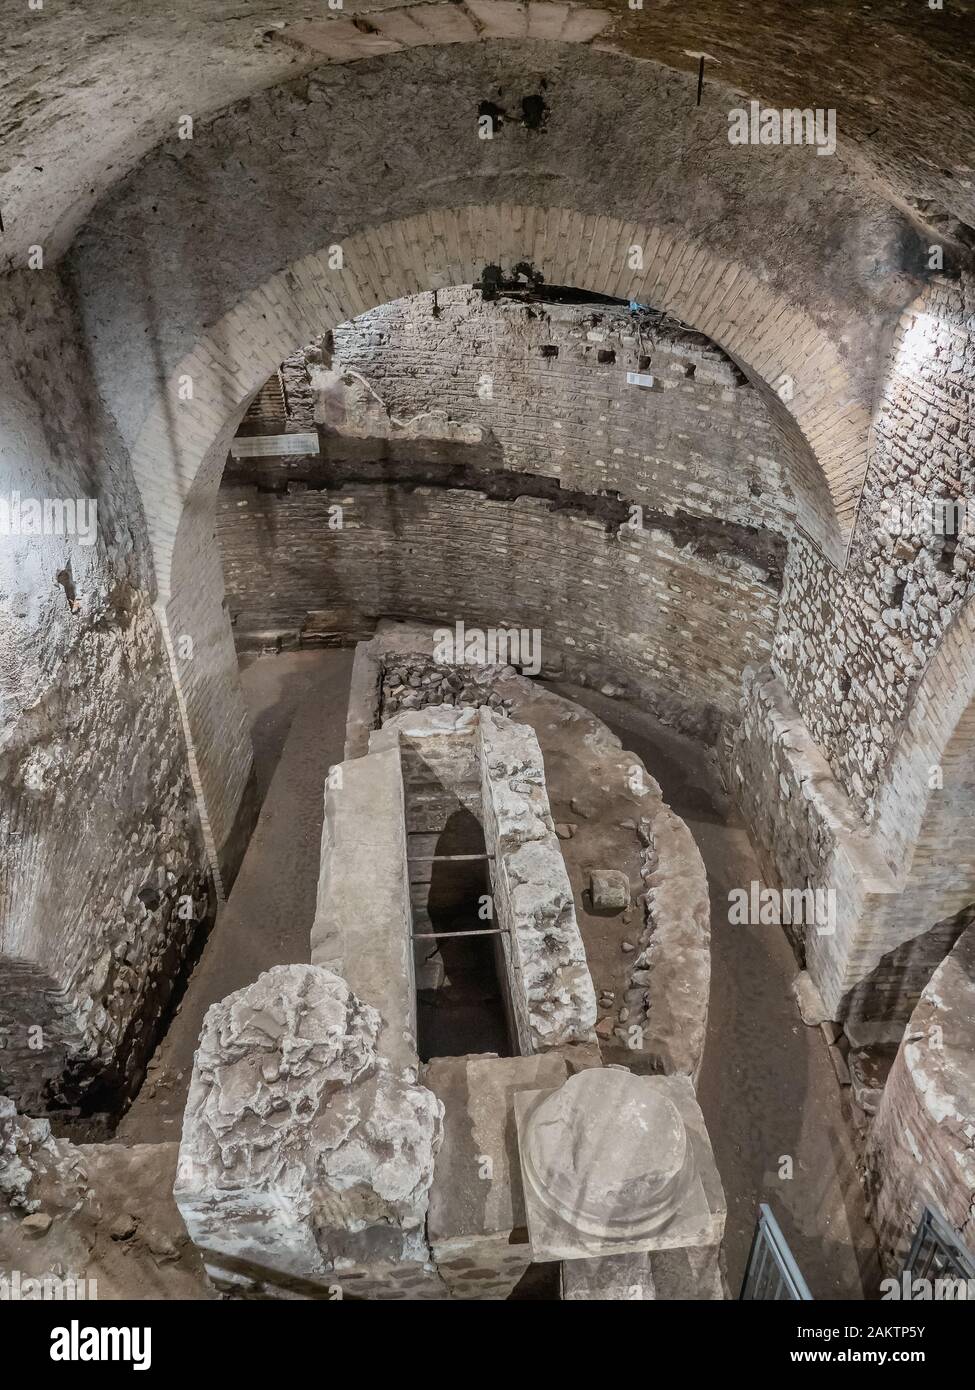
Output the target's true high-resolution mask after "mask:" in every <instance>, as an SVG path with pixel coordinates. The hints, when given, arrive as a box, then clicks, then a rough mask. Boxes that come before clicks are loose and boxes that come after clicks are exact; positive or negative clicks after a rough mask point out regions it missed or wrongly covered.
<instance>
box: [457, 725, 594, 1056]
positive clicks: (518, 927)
mask: <svg viewBox="0 0 975 1390" xmlns="http://www.w3.org/2000/svg"><path fill="white" fill-rule="evenodd" d="M479 731H480V758H481V787H482V796H483V806H484V837H485V840H486V842H487V847H488V853H489V854H491V855H493V856H494V873H493V888H494V903H495V922H496V923H497V924H498V925H499V926H501V927H504V928H507V935H506V936H505V937H503V938H502V940H503V949H504V953H505V959H506V962H507V966H508V974H509V980H510V985H511V998H512V1005H513V1013H514V1019H515V1024H516V1027H517V1031H518V1043H519V1048H520V1050H521V1052H522V1053H523V1054H525V1053H532V1052H544V1051H546V1050H547V1049H548V1048H551V1047H559V1046H561V1045H562V1044H564V1043H570V1042H591V1041H593V1040H594V1039H595V1033H594V1032H593V1028H594V1025H595V1022H596V996H595V994H594V992H593V985H592V978H591V976H590V974H589V968H588V966H587V964H586V951H585V947H584V946H583V944H582V937H581V935H580V933H579V926H578V923H577V922H576V915H575V907H574V904H573V899H572V885H571V884H570V883H569V878H568V875H567V874H566V871H565V863H564V861H563V859H562V853H561V851H560V849H559V842H558V839H557V838H556V835H555V827H554V824H553V821H552V814H551V811H550V810H549V804H548V796H547V794H546V791H545V770H544V767H543V764H542V754H541V750H540V749H539V746H538V740H537V739H536V737H535V735H534V733H533V732H532V730H531V729H529V728H528V727H527V726H526V725H524V724H516V723H513V722H512V721H511V720H509V719H499V718H498V716H497V715H495V714H494V713H493V712H492V710H491V709H490V707H489V706H488V707H482V709H481V711H480V718H479Z"/></svg>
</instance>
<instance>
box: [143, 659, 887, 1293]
mask: <svg viewBox="0 0 975 1390" xmlns="http://www.w3.org/2000/svg"><path fill="white" fill-rule="evenodd" d="M351 665H352V653H351V652H349V651H333V650H325V651H302V652H289V653H285V654H281V655H278V656H269V657H261V658H257V659H254V658H249V659H245V661H244V662H243V663H242V666H243V683H244V690H245V695H246V697H247V700H248V704H249V706H250V709H251V714H252V718H253V721H254V722H253V730H254V744H255V756H256V762H257V770H258V778H259V783H260V786H261V791H262V794H264V797H265V799H264V803H263V806H262V810H261V815H260V819H259V821H258V825H257V829H256V831H255V833H254V836H253V838H252V841H251V844H250V845H249V847H248V850H247V853H246V855H245V857H244V862H243V865H242V867H241V870H240V873H239V875H238V878H237V880H236V882H235V884H234V887H233V890H232V892H231V896H230V900H229V902H228V903H227V904H226V906H225V907H224V908H223V909H222V911H221V912H220V914H219V917H218V920H217V923H216V925H215V927H214V929H213V932H212V933H211V936H210V939H209V941H208V942H207V945H206V948H205V950H204V953H203V956H202V958H201V960H200V962H199V964H198V965H197V967H196V969H195V971H194V974H193V976H192V979H191V980H190V983H189V987H188V989H187V992H186V995H185V997H184V999H183V1002H182V1005H181V1006H180V1009H179V1012H178V1014H177V1016H176V1018H175V1019H174V1021H173V1024H172V1026H171V1028H170V1030H169V1033H168V1034H167V1036H166V1038H165V1039H164V1040H163V1042H162V1044H161V1045H160V1047H159V1049H158V1051H157V1054H156V1057H155V1058H154V1060H153V1063H152V1066H151V1070H150V1074H149V1078H148V1079H147V1082H146V1085H145V1086H144V1087H143V1089H142V1092H141V1093H140V1095H139V1097H138V1098H137V1099H136V1101H135V1103H134V1104H133V1106H132V1107H131V1109H130V1111H129V1112H128V1114H127V1115H126V1116H125V1118H124V1120H123V1121H122V1124H121V1126H120V1128H119V1132H118V1138H119V1139H120V1140H122V1141H123V1142H125V1143H129V1144H133V1143H144V1142H154V1141H164V1140H174V1139H178V1137H179V1132H180V1123H181V1119H182V1112H183V1107H184V1104H185V1099H186V1090H187V1087H188V1084H189V1076H190V1071H191V1068H192V1059H193V1052H194V1049H195V1047H196V1044H197V1039H198V1037H199V1033H200V1028H201V1025H202V1021H203V1015H204V1013H205V1012H206V1009H207V1008H208V1007H209V1005H210V1004H212V1003H213V1002H215V1001H216V1000H218V999H222V998H223V997H224V996H225V995H227V994H229V993H230V992H231V991H233V990H235V989H238V988H240V987H241V986H242V985H245V984H248V983H249V982H250V981H252V980H253V979H254V978H255V977H256V976H257V975H258V974H259V973H260V972H261V971H262V970H264V969H267V968H268V967H269V966H271V965H274V964H278V963H280V962H283V961H296V960H307V959H308V954H309V931H310V927H311V922H312V917H313V914H314V904H315V892H316V886H317V876H318V854H319V839H320V834H321V821H322V788H323V785H324V781H325V776H326V773H327V770H328V767H329V766H330V765H331V764H333V763H335V762H338V761H340V760H341V757H342V746H343V740H344V731H345V710H346V702H347V698H348V685H349V677H350V673H351ZM553 688H554V689H556V690H557V691H558V693H560V694H562V695H565V696H566V697H568V698H570V699H574V700H577V701H578V702H579V703H580V704H582V705H584V706H585V707H586V708H588V709H590V710H591V711H592V712H593V713H594V714H596V715H597V716H598V717H599V718H600V719H602V720H603V721H604V722H605V723H606V724H607V725H608V726H609V727H610V728H611V729H612V730H613V732H614V733H616V734H617V735H618V736H619V737H620V738H621V739H622V741H623V743H624V746H625V747H626V748H628V749H631V750H632V751H633V752H635V753H636V754H637V755H638V756H639V757H641V758H642V759H643V761H644V762H645V764H646V766H647V768H648V769H649V770H650V772H651V773H652V775H653V776H654V777H655V778H656V779H657V781H658V782H659V783H660V785H661V787H662V789H663V793H664V797H665V800H667V801H668V802H669V804H670V805H671V806H672V807H673V809H674V810H675V811H676V812H677V814H678V815H680V816H681V817H682V818H683V819H684V820H685V821H686V822H687V824H688V826H689V828H690V830H691V832H692V833H693V835H694V837H695V839H696V841H697V844H698V847H699V848H700V851H701V854H702V857H703V859H704V862H705V865H706V868H707V871H708V877H709V882H710V888H711V901H712V990H711V1007H710V1019H709V1029H708V1043H707V1049H706V1052H705V1058H704V1066H703V1070H702V1075H701V1080H700V1086H699V1098H700V1101H701V1105H702V1108H703V1110H704V1114H705V1117H706V1119H707V1123H708V1128H709V1132H710V1135H711V1140H712V1143H713V1145H714V1149H715V1153H716V1157H717V1161H718V1166H719V1169H720V1171H721V1176H722V1179H723V1182H724V1185H725V1191H726V1196H727V1200H728V1228H727V1238H726V1250H725V1253H726V1264H727V1275H728V1280H729V1284H730V1287H731V1289H732V1291H733V1293H737V1290H738V1287H739V1285H740V1282H741V1277H742V1272H743V1269H744V1265H745V1261H746V1258H747V1254H748V1246H749V1242H750V1239H751V1234H752V1230H753V1228H754V1224H755V1217H756V1213H757V1208H758V1203H759V1202H760V1201H766V1202H768V1203H769V1204H770V1205H771V1206H772V1209H773V1211H774V1212H775V1214H776V1216H777V1217H778V1219H779V1221H780V1223H781V1225H782V1228H783V1230H784V1232H785V1235H786V1237H787V1239H788V1241H789V1243H790V1245H791V1248H792V1250H793V1253H794V1254H795V1256H796V1259H797V1261H798V1263H799V1266H800V1268H801V1269H802V1271H803V1273H804V1274H805V1276H806V1279H807V1280H808V1282H809V1284H810V1287H811V1289H812V1292H813V1294H814V1296H815V1297H817V1298H820V1299H829V1298H863V1297H865V1296H867V1297H870V1296H872V1294H873V1291H874V1290H875V1289H876V1287H877V1282H878V1280H879V1273H878V1272H877V1270H876V1267H875V1255H874V1245H873V1239H872V1235H871V1232H870V1230H869V1227H868V1226H867V1225H866V1223H865V1220H864V1216H863V1202H862V1196H861V1190H860V1187H859V1183H858V1181H857V1178H856V1173H855V1168H854V1146H853V1133H852V1127H851V1125H850V1123H849V1122H848V1119H847V1118H846V1116H845V1115H844V1107H845V1105H846V1101H845V1097H844V1095H843V1093H841V1090H840V1087H839V1085H838V1083H837V1081H836V1078H835V1076H834V1073H833V1070H832V1067H831V1065H830V1062H829V1059H828V1057H827V1053H826V1048H825V1044H824V1041H823V1039H822V1036H821V1034H820V1033H819V1031H818V1030H815V1029H808V1028H806V1027H804V1026H803V1024H802V1023H801V1022H800V1020H799V1016H798V1013H797V1010H796V1006H795V1003H794V1000H793V998H792V993H791V989H790V985H791V981H792V979H793V978H794V976H795V974H796V971H797V966H796V963H795V959H794V957H793V955H792V951H791V949H790V948H789V945H788V943H787V942H786V940H785V937H784V936H783V934H782V933H781V931H780V930H778V929H776V928H774V927H743V926H735V927H731V926H730V925H729V924H728V920H727V906H726V905H727V901H728V891H729V889H730V888H731V887H733V886H739V885H742V884H746V885H747V884H748V883H749V882H750V881H751V880H752V879H753V878H760V877H761V875H760V873H759V869H758V864H757V861H756V859H755V856H754V852H753V850H752V848H751V845H750V843H749V841H748V837H747V835H746V834H745V831H744V829H743V828H742V826H741V824H740V822H738V820H737V818H736V817H735V816H734V814H733V813H732V812H731V811H730V810H729V808H728V806H727V804H726V801H725V798H724V797H723V794H722V792H721V790H720V784H719V781H718V778H717V773H716V771H715V768H714V765H713V761H712V760H711V758H710V757H709V756H708V754H707V752H706V750H704V749H702V748H701V746H700V745H698V744H696V743H694V742H692V741H690V740H688V739H684V738H681V737H678V736H676V735H674V734H673V733H672V732H671V731H669V730H667V729H665V728H664V727H663V726H661V725H660V724H659V723H657V722H656V721H655V720H653V719H651V718H649V717H647V716H643V715H640V714H639V713H638V712H636V711H633V710H631V709H629V708H628V707H625V706H621V705H619V704H617V703H615V702H612V701H609V700H606V699H604V698H603V697H601V696H598V695H595V694H593V693H592V692H589V691H582V690H579V689H577V688H575V687H570V686H558V687H553ZM785 1158H791V1159H792V1166H793V1176H792V1178H791V1179H785V1178H780V1176H779V1172H780V1169H781V1168H782V1166H783V1159H785Z"/></svg>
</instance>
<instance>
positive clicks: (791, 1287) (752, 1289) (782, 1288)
mask: <svg viewBox="0 0 975 1390" xmlns="http://www.w3.org/2000/svg"><path fill="white" fill-rule="evenodd" d="M738 1297H739V1300H752V1301H762V1302H796V1303H799V1302H807V1301H808V1302H811V1301H812V1294H811V1293H810V1292H809V1285H808V1284H807V1283H806V1281H805V1279H803V1277H802V1274H801V1273H800V1270H799V1266H798V1265H797V1264H796V1262H795V1259H794V1257H793V1254H792V1251H791V1250H790V1249H789V1247H788V1245H787V1244H786V1239H785V1236H784V1235H783V1234H782V1232H781V1230H780V1229H779V1223H778V1222H777V1221H776V1219H775V1217H774V1216H773V1215H772V1209H771V1207H768V1206H766V1205H765V1203H764V1202H762V1203H761V1205H760V1206H759V1208H758V1221H757V1222H756V1224H755V1234H754V1236H753V1237H752V1248H751V1250H750V1251H749V1252H748V1264H747V1265H746V1266H745V1277H744V1279H743V1280H742V1284H741V1293H740V1294H739V1295H738Z"/></svg>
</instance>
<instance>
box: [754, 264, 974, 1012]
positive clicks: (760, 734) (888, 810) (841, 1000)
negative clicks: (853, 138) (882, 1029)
mask: <svg viewBox="0 0 975 1390" xmlns="http://www.w3.org/2000/svg"><path fill="white" fill-rule="evenodd" d="M973 310H975V285H973V282H972V280H971V279H969V278H966V277H962V278H961V279H959V280H958V281H955V282H949V281H947V280H942V279H939V280H938V281H937V282H936V283H934V284H932V286H931V287H929V289H928V291H927V292H926V293H925V294H924V295H923V296H922V298H921V299H920V300H919V301H918V303H917V304H915V305H914V306H913V307H912V310H911V312H910V313H908V314H905V316H904V318H903V320H902V322H901V325H900V330H899V333H898V336H897V339H896V341H895V343H894V346H893V348H892V351H891V354H890V360H889V363H888V371H887V374H886V376H885V381H884V388H883V392H882V395H881V398H880V401H879V403H878V409H877V414H876V419H875V429H874V448H873V455H872V465H871V470H870V473H869V476H868V479H867V484H866V487H865V490H864V494H863V498H862V500H861V504H860V510H859V515H858V523H857V528H856V531H855V534H854V538H853V544H852V548H851V557H850V565H849V568H848V569H847V571H846V572H845V573H840V572H839V571H837V570H835V569H833V568H831V567H829V566H827V565H826V564H825V562H824V561H823V559H822V557H821V556H819V555H818V553H817V552H815V551H814V550H813V549H812V547H810V546H809V545H808V544H807V543H806V542H805V541H804V540H803V539H802V538H801V537H799V536H797V537H796V539H795V540H794V542H793V544H792V546H791V547H790V553H789V562H788V564H787V568H786V577H785V585H784V589H783V594H782V602H781V607H780V614H779V626H778V631H777V634H776V639H775V644H774V654H773V661H772V670H773V672H774V674H775V675H776V676H777V677H778V682H773V686H770V685H769V682H768V680H767V679H765V678H764V677H763V678H759V679H757V680H753V679H749V680H748V681H747V682H746V686H745V694H744V700H743V705H742V709H743V715H744V718H743V722H742V723H741V724H740V726H739V728H738V730H737V731H736V733H735V735H734V739H733V748H732V752H731V755H730V757H729V758H728V761H727V766H728V775H729V781H730V783H731V786H732V787H733V789H734V790H735V792H736V795H737V796H738V798H739V800H740V802H741V804H742V807H743V809H744V811H745V813H746V816H747V817H748V821H749V824H750V825H751V827H752V829H753V831H754V832H755V836H756V839H757V840H758V841H759V843H760V844H762V845H763V846H764V847H765V850H766V862H767V865H768V867H769V870H770V876H771V877H773V878H777V879H778V880H779V881H780V882H781V883H783V884H784V885H786V886H789V887H799V888H801V887H803V886H805V882H806V880H807V878H808V879H809V880H810V881H812V882H814V883H817V884H818V883H822V884H823V885H824V886H826V885H832V886H833V887H835V888H836V890H837V895H838V904H837V906H838V914H839V919H840V923H841V930H840V932H839V933H838V934H837V936H836V937H835V938H834V939H832V940H830V939H827V938H824V937H822V936H819V935H815V936H813V935H810V934H809V933H807V935H806V943H805V944H806V947H807V951H808V952H809V954H810V968H811V970H812V973H813V976H814V979H815V980H816V983H817V984H818V986H819V988H820V990H821V992H822V994H823V996H824V999H825V1000H826V1003H827V1007H828V1008H829V1009H830V1010H831V1011H832V1012H833V1013H834V1016H840V1015H841V1014H844V1015H845V1014H846V1013H850V1012H852V1013H855V1014H859V1015H863V1016H866V1017H887V1018H892V1019H900V1020H906V1018H907V1017H908V1015H909V1013H910V1010H911V1009H912V1008H913V1006H914V1004H915V1003H916V1002H917V999H918V997H919V995H920V993H921V990H922V989H923V988H924V985H925V984H926V982H927V979H928V978H929V976H930V973H931V970H932V969H933V968H934V965H935V964H936V963H937V961H938V959H940V957H941V955H943V953H944V951H945V950H947V949H948V947H949V946H950V944H951V942H952V940H953V939H954V938H955V936H956V935H957V933H958V931H959V930H960V929H961V926H962V925H963V922H964V918H960V919H958V920H957V921H955V920H954V919H955V918H956V916H957V914H958V913H959V912H960V911H961V910H962V909H964V908H965V907H966V905H967V904H968V903H972V902H975V847H973V845H972V844H971V836H970V835H968V834H966V833H965V824H964V813H963V811H964V802H965V800H966V797H967V795H968V787H967V783H968V782H969V781H970V780H971V778H970V773H969V771H968V769H967V764H966V765H965V766H962V765H961V764H960V763H959V761H958V759H957V758H954V757H951V756H949V753H948V745H949V743H950V741H951V736H952V727H951V722H950V720H948V719H946V712H947V711H948V710H949V709H953V710H957V708H958V707H959V706H960V707H961V708H964V703H965V699H966V698H971V696H973V695H975V663H973V662H972V661H971V660H969V659H968V658H969V655H970V654H969V652H968V650H967V648H966V644H965V642H964V640H962V641H958V640H956V638H955V635H954V632H953V631H952V624H956V623H957V621H958V618H959V613H960V611H961V609H962V607H963V605H964V604H965V602H966V601H967V599H968V598H969V597H970V595H971V592H972V568H973V565H975V505H973V499H975V471H973V457H972V443H973V434H972V423H971V422H972V411H971V404H972V389H973V383H975V334H973V331H972V330H973V327H975V313H973ZM941 497H943V498H960V499H962V501H963V502H967V504H968V508H969V510H968V523H967V529H966V528H965V527H963V530H962V534H961V536H960V537H959V539H958V541H957V543H949V542H948V541H947V540H946V537H945V536H944V535H942V534H939V533H938V532H937V531H936V530H935V529H934V527H933V526H932V525H931V522H930V517H931V503H932V499H935V498H941ZM949 632H951V638H952V640H951V642H950V643H948V642H946V641H945V634H946V633H949ZM969 645H970V644H969ZM941 651H944V652H946V653H948V656H947V658H946V659H945V660H944V661H942V660H941V656H940V652H941ZM934 660H937V661H938V662H939V663H940V664H939V668H938V671H937V673H936V674H937V679H934V680H932V682H931V687H932V688H931V689H930V690H928V691H926V692H924V696H923V702H922V703H920V704H918V705H915V704H914V702H915V700H916V699H917V697H918V691H919V678H920V677H921V676H922V674H923V673H924V672H925V671H926V670H928V669H931V670H933V666H932V662H933V661H934ZM776 684H777V685H778V688H777V689H774V688H773V687H774V686H775V685H776ZM966 692H967V694H966ZM771 707H775V708H776V709H777V710H778V712H779V717H777V718H769V717H768V711H769V709H770V708H771ZM908 715H909V716H910V726H909V727H908V725H907V719H908ZM957 717H958V716H957V714H955V715H953V716H952V718H957ZM959 727H960V726H959ZM901 739H904V740H905V748H906V753H905V756H904V757H901V758H898V756H897V755H898V751H899V750H898V743H899V740H901ZM939 767H941V771H942V774H943V778H944V791H943V792H941V791H940V790H937V787H936V779H935V780H934V781H933V780H932V778H931V774H932V772H933V771H936V770H937V769H938V768H939ZM953 779H954V780H953ZM939 798H940V800H939ZM796 808H799V811H800V813H799V814H797V809H796ZM952 808H954V810H953V809H952ZM925 826H927V827H928V829H927V830H926V831H925V830H924V828H923V827H925ZM935 828H936V833H935ZM949 846H950V848H949ZM851 856H852V857H851Z"/></svg>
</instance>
